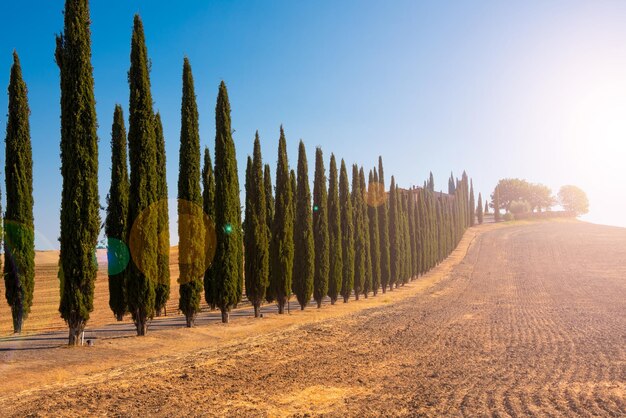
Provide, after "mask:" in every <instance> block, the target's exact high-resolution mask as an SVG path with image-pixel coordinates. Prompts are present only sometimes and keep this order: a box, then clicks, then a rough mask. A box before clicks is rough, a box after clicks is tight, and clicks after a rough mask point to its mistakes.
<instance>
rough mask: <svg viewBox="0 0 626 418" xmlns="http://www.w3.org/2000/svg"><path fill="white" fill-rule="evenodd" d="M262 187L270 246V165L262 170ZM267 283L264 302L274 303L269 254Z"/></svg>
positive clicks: (272, 213) (271, 220)
mask: <svg viewBox="0 0 626 418" xmlns="http://www.w3.org/2000/svg"><path fill="white" fill-rule="evenodd" d="M263 187H264V189H265V207H266V209H265V220H266V221H267V230H268V234H269V238H268V245H269V246H271V242H272V224H273V223H274V189H273V187H272V174H271V172H270V165H269V164H265V166H264V168H263ZM267 275H268V281H267V289H266V291H265V300H266V301H267V302H270V303H271V302H273V301H274V295H272V292H271V289H270V279H269V278H271V277H272V259H271V253H270V259H269V264H268V273H267Z"/></svg>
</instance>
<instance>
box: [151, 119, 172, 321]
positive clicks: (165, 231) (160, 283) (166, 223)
mask: <svg viewBox="0 0 626 418" xmlns="http://www.w3.org/2000/svg"><path fill="white" fill-rule="evenodd" d="M154 135H155V139H156V150H157V155H156V164H157V165H156V172H157V198H158V203H157V209H158V215H157V234H158V240H159V244H158V245H159V248H158V253H157V266H158V267H157V268H158V280H157V283H156V287H155V299H154V311H155V314H156V316H160V315H161V312H163V311H165V305H166V303H167V301H168V300H169V298H170V218H169V207H168V206H169V204H168V200H167V199H168V194H167V173H166V167H165V166H166V156H165V138H164V137H163V124H162V122H161V115H160V114H159V113H158V112H157V114H156V116H155V121H154ZM166 313H167V312H166Z"/></svg>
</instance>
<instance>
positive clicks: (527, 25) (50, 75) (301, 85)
mask: <svg viewBox="0 0 626 418" xmlns="http://www.w3.org/2000/svg"><path fill="white" fill-rule="evenodd" d="M40 3H41V4H37V7H33V6H32V4H30V5H27V4H24V3H10V4H3V6H2V9H3V10H2V11H3V15H4V16H10V17H11V18H7V19H5V20H6V22H5V24H4V25H3V27H2V28H0V31H1V34H2V37H1V39H0V88H2V89H5V90H4V91H5V92H6V87H7V86H8V81H9V72H10V67H11V63H12V56H11V53H12V51H13V50H14V49H16V50H17V52H18V54H19V56H20V60H21V63H22V71H23V75H24V79H25V81H26V83H27V85H28V89H29V96H28V98H29V104H30V108H31V118H30V124H31V139H32V145H33V162H34V173H33V174H34V198H35V208H34V215H35V228H36V242H35V245H36V248H37V249H52V248H58V242H57V237H58V235H59V209H60V208H59V205H60V201H61V184H62V178H61V174H60V158H59V141H60V119H59V115H60V106H59V98H60V90H59V71H58V68H57V66H56V64H55V63H54V48H55V40H54V35H55V34H56V33H59V32H60V31H61V30H62V27H63V15H62V13H61V11H62V9H63V1H50V2H48V1H46V2H40ZM189 3H190V4H186V5H185V8H184V9H172V8H171V7H167V5H168V4H171V3H169V2H163V1H151V2H139V1H126V2H92V4H91V20H92V27H91V30H92V64H93V66H94V78H95V95H96V100H97V108H96V110H97V113H98V124H99V128H98V136H99V140H100V142H99V145H100V147H99V164H100V166H99V175H100V178H99V185H100V200H101V204H102V205H103V206H104V205H105V204H106V195H107V193H108V190H109V182H110V131H111V122H112V117H113V109H114V105H115V103H120V104H122V106H123V107H124V111H125V117H126V120H127V118H128V110H127V109H128V83H127V80H126V74H127V71H128V68H129V65H130V63H129V54H130V36H131V29H132V19H133V15H134V14H135V13H139V14H140V15H141V17H142V20H143V23H144V27H145V31H146V42H147V46H148V55H149V58H150V59H151V61H152V72H151V83H152V94H153V99H154V101H155V110H159V111H160V112H161V116H162V119H163V124H164V133H165V141H166V152H167V170H168V173H167V175H168V186H169V196H170V199H174V198H175V197H176V195H177V190H176V187H177V177H178V145H179V132H180V100H181V90H182V82H181V74H182V62H183V57H184V56H188V57H189V59H190V62H191V65H192V68H193V72H194V78H195V87H196V94H197V100H198V107H199V112H200V136H201V143H202V146H204V145H208V146H209V149H210V150H211V152H212V153H213V148H214V135H215V132H214V108H215V100H216V97H217V88H218V85H219V82H220V81H221V80H222V79H223V80H224V81H225V82H226V84H227V87H228V91H229V97H230V102H231V107H232V120H233V129H235V133H234V139H235V144H236V147H237V159H238V164H239V169H240V170H239V173H240V176H239V179H240V187H241V188H243V184H244V183H243V179H244V177H243V172H244V169H245V161H246V156H247V155H248V154H251V152H252V141H253V139H254V132H255V131H256V130H257V129H258V130H259V133H260V136H261V145H262V150H263V158H264V161H265V162H269V163H270V165H271V166H272V180H273V181H274V180H275V178H274V177H275V173H274V169H275V161H276V152H277V143H278V128H279V126H280V124H283V125H284V127H285V132H286V136H287V141H288V152H289V162H290V165H291V166H295V163H296V158H297V144H298V141H299V139H300V138H302V139H303V140H304V142H305V144H306V147H307V157H308V160H309V169H310V176H311V178H312V173H313V161H314V150H315V147H316V146H318V145H319V146H321V147H322V149H323V151H324V156H325V161H326V166H327V167H328V159H329V158H330V153H331V152H333V153H335V155H336V156H337V157H338V158H344V159H345V160H346V163H350V164H351V163H353V162H354V163H359V164H362V165H363V166H364V167H365V168H366V169H368V168H370V167H371V166H373V165H374V164H375V163H376V161H377V158H378V155H382V156H383V159H384V163H385V173H386V175H387V178H386V183H387V185H388V184H389V178H390V176H391V175H392V174H393V175H395V176H396V179H397V181H398V183H399V184H400V186H402V187H409V186H411V185H421V184H422V182H423V181H424V179H426V178H427V176H428V173H429V171H432V172H433V174H434V176H435V187H436V189H437V190H443V191H446V189H447V179H448V177H449V175H450V171H453V172H454V174H455V175H456V176H459V177H460V175H461V173H462V171H463V170H466V171H467V173H468V174H469V176H470V177H471V178H473V181H474V186H475V191H476V197H477V196H478V192H482V194H483V198H488V196H489V194H490V193H491V191H492V190H493V187H494V186H495V184H496V183H497V181H498V179H500V178H505V177H518V178H524V179H527V180H528V181H531V182H539V183H543V184H545V185H547V186H549V187H550V188H551V189H552V191H553V194H555V195H556V193H557V192H558V189H559V188H560V187H561V186H562V185H566V184H574V185H577V186H579V187H581V188H582V189H583V190H584V191H585V192H586V193H587V195H588V197H589V200H590V212H589V214H588V215H586V216H584V217H583V219H585V220H588V221H591V222H595V223H603V224H609V225H618V226H626V219H624V216H623V212H624V209H626V188H624V187H623V185H622V184H621V182H620V181H619V179H620V178H621V176H622V170H621V166H622V161H623V158H624V156H625V155H626V145H625V144H626V47H625V46H626V27H625V26H624V24H623V22H625V21H626V4H625V3H623V2H622V3H620V2H602V3H598V2H594V3H591V2H572V1H555V2H550V3H549V4H544V2H525V3H524V4H503V3H500V2H481V3H479V4H478V3H477V4H469V3H462V2H437V3H436V4H435V3H434V2H433V3H421V2H420V3H418V2H410V1H406V2H394V3H393V4H392V6H393V7H388V6H389V4H384V3H383V2H374V1H367V2H365V1H358V2H357V1H346V2H341V3H339V4H337V3H336V2H329V1H320V2H315V3H312V2H311V3H303V2H289V1H276V2H271V3H266V2H260V1H258V2H245V4H244V3H241V4H238V3H235V2H229V3H228V4H223V3H211V4H205V2H189ZM23 16H28V24H24V18H22V17H23ZM0 109H4V110H2V111H1V112H0V115H2V117H0V131H1V132H2V136H3V138H4V134H5V131H6V116H5V115H6V109H7V95H6V94H2V95H0ZM127 128H128V124H127ZM1 143H2V144H1V145H0V171H1V173H0V178H1V179H2V183H1V184H2V187H1V188H2V190H3V208H4V207H5V206H6V205H5V203H4V202H5V193H4V190H5V187H4V161H5V157H4V141H1ZM242 203H243V200H242ZM175 211H176V207H175V205H172V204H170V212H171V213H170V229H171V231H172V233H173V234H172V245H175V244H176V217H175ZM103 219H104V215H103Z"/></svg>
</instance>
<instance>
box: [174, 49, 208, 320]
mask: <svg viewBox="0 0 626 418" xmlns="http://www.w3.org/2000/svg"><path fill="white" fill-rule="evenodd" d="M203 214H204V211H203V200H202V194H201V192H200V132H199V126H198V106H197V104H196V93H195V89H194V83H193V74H192V71H191V65H190V64H189V60H188V59H187V58H185V59H184V62H183V98H182V104H181V128H180V153H179V168H178V248H179V256H178V266H179V271H180V277H179V278H178V283H179V284H180V290H179V292H180V299H179V302H178V309H180V310H181V311H182V312H183V314H184V315H185V319H186V323H187V327H191V326H193V323H194V321H195V317H196V315H197V313H198V312H200V297H201V295H202V288H203V281H202V277H203V275H204V272H205V270H206V268H205V263H206V257H205V255H206V253H205V236H206V232H205V231H206V228H205V221H204V216H203Z"/></svg>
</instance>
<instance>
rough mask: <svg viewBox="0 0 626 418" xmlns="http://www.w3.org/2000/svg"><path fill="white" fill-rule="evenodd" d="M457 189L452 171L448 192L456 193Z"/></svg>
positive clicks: (450, 193)
mask: <svg viewBox="0 0 626 418" xmlns="http://www.w3.org/2000/svg"><path fill="white" fill-rule="evenodd" d="M455 191H456V187H455V185H454V173H452V172H450V178H449V179H448V194H449V195H450V196H452V195H454V192H455Z"/></svg>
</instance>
